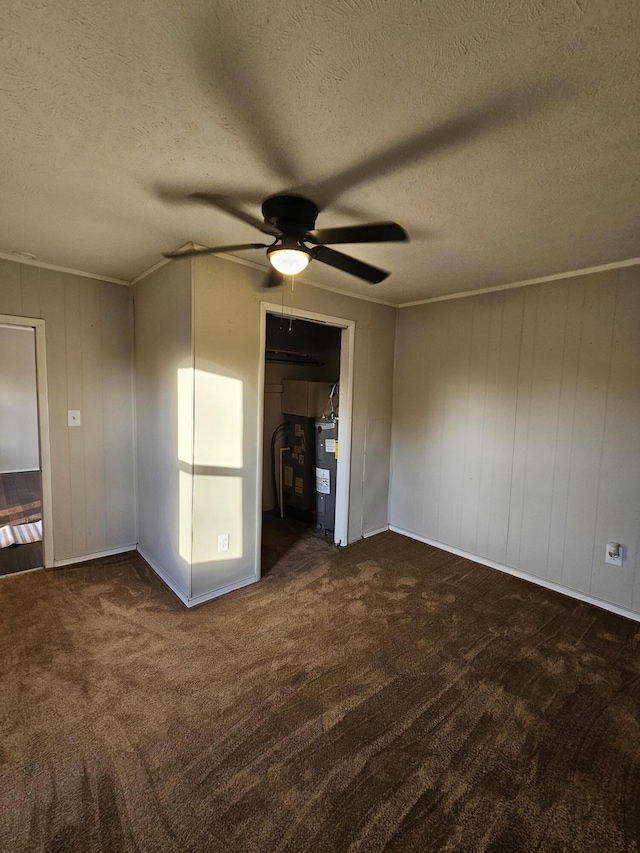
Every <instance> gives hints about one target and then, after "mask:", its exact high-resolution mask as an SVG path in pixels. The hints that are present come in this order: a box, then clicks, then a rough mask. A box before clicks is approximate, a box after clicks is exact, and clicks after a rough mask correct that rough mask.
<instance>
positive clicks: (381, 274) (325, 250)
mask: <svg viewBox="0 0 640 853" xmlns="http://www.w3.org/2000/svg"><path fill="white" fill-rule="evenodd" d="M310 254H311V257H312V258H314V259H315V260H316V261H320V262H321V263H323V264H328V265H329V266H330V267H335V268H336V269H338V270H342V271H343V272H348V273H349V274H350V275H355V276H357V277H358V278H363V279H364V280H365V281H368V282H369V283H370V284H378V282H380V281H383V280H384V279H385V278H386V277H387V276H388V275H389V273H388V272H386V271H385V270H381V269H379V268H378V267H373V266H371V264H365V263H364V261H358V260H356V258H352V257H350V256H349V255H343V254H342V252H336V250H335V249H330V248H329V247H328V246H315V247H314V248H313V249H311V250H310Z"/></svg>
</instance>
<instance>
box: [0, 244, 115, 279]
mask: <svg viewBox="0 0 640 853" xmlns="http://www.w3.org/2000/svg"><path fill="white" fill-rule="evenodd" d="M0 260H3V261H13V263H15V264H26V265H27V266H28V267H39V268H40V269H43V270H53V271H54V272H64V273H68V274H69V275H79V276H81V277H82V278H93V279H96V280H97V281H108V282H110V283H111V284H123V285H124V286H125V287H129V285H130V282H128V281H125V280H124V279H122V278H112V277H111V276H109V275H98V274H97V273H94V272H85V271H84V270H74V269H72V268H71V267H60V266H58V265H57V264H45V263H43V262H42V261H38V260H33V261H32V260H30V259H29V258H19V257H18V256H17V255H10V254H8V253H7V252H0Z"/></svg>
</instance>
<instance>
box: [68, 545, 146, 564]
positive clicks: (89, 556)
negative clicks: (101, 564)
mask: <svg viewBox="0 0 640 853" xmlns="http://www.w3.org/2000/svg"><path fill="white" fill-rule="evenodd" d="M135 550H136V546H135V545H122V546H120V547H119V548H109V549H108V550H107V551H96V553H95V554H81V555H80V556H78V557H69V558H68V559H65V560H54V561H53V566H54V568H56V569H59V568H62V566H72V565H73V564H74V563H86V562H87V560H99V559H100V557H111V556H112V555H113V554H126V553H127V551H135Z"/></svg>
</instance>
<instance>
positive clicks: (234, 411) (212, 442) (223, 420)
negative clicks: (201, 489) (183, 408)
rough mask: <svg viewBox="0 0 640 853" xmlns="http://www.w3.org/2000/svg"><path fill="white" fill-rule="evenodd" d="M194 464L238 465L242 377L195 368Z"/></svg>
mask: <svg viewBox="0 0 640 853" xmlns="http://www.w3.org/2000/svg"><path fill="white" fill-rule="evenodd" d="M195 395H196V397H195V400H196V408H195V418H196V420H195V449H194V459H193V463H194V465H197V466H201V465H207V466H209V467H211V468H242V437H243V436H242V429H243V409H242V407H243V400H242V381H241V380H240V379H234V378H233V377H231V376H221V375H220V374H219V373H208V372H207V371H205V370H196V371H195Z"/></svg>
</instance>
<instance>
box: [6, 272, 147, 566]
mask: <svg viewBox="0 0 640 853" xmlns="http://www.w3.org/2000/svg"><path fill="white" fill-rule="evenodd" d="M0 313H3V314H9V315H14V316H20V317H33V318H41V319H43V320H44V321H45V333H46V347H47V373H48V390H49V417H50V441H51V476H52V491H53V495H52V498H53V533H54V543H53V544H54V559H55V560H58V561H62V560H70V559H73V558H74V557H78V558H80V557H83V556H86V555H88V554H95V553H100V552H102V551H108V550H112V549H118V548H126V547H130V546H131V547H132V546H134V545H135V542H136V534H135V505H134V488H135V485H134V472H133V406H132V370H131V368H132V322H131V317H132V315H131V293H130V291H129V288H127V287H124V286H122V285H118V284H111V283H108V282H104V281H98V280H95V279H90V278H84V277H80V276H75V275H72V274H68V273H62V272H54V271H52V270H46V269H40V268H37V267H32V266H28V265H25V264H19V263H13V262H11V261H3V260H0ZM68 409H80V411H81V413H82V425H81V426H80V427H72V428H70V427H68V426H67V410H68Z"/></svg>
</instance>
